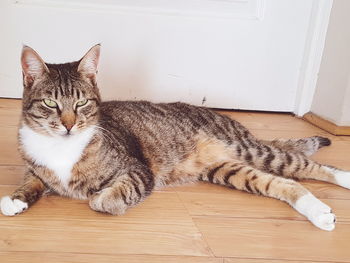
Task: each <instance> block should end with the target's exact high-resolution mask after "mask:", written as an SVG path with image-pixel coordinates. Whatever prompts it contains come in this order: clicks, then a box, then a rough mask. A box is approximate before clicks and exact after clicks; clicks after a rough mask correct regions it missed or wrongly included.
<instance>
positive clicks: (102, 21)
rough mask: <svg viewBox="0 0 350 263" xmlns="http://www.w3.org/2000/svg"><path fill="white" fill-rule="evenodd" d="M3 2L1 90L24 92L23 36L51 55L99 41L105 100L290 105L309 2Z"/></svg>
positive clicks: (73, 54)
mask: <svg viewBox="0 0 350 263" xmlns="http://www.w3.org/2000/svg"><path fill="white" fill-rule="evenodd" d="M129 2H131V1H126V0H102V1H94V0H88V1H78V0H72V1H68V0H63V1H62V0H61V1H58V0H19V1H2V2H1V3H0V22H1V25H2V27H1V29H0V30H1V33H2V36H6V39H2V41H1V43H0V45H2V46H1V50H0V52H1V53H0V55H1V58H2V63H1V64H0V89H1V90H0V96H1V97H20V96H21V92H22V90H21V89H22V87H21V72H20V64H19V55H20V50H21V44H22V43H25V44H27V45H29V46H31V47H33V48H34V49H35V50H37V51H38V53H39V54H40V55H41V56H42V57H43V59H44V60H45V61H47V62H50V63H52V62H55V63H60V62H67V61H72V60H78V59H80V57H81V56H82V55H83V54H84V53H85V52H86V51H87V50H88V49H89V47H90V46H92V45H94V44H96V43H102V55H101V63H100V69H99V84H100V89H101V93H102V96H103V98H104V99H146V100H151V101H155V102H159V101H164V102H170V101H184V102H189V103H193V104H196V105H205V106H209V107H217V108H230V109H249V110H268V111H293V109H294V104H295V97H296V92H297V85H298V77H299V70H300V66H301V62H302V56H303V52H304V46H305V40H306V34H307V29H308V25H309V19H310V13H311V8H312V0H201V1H198V0H179V1H171V0H148V1H147V4H145V1H141V0H138V1H132V4H130V3H129Z"/></svg>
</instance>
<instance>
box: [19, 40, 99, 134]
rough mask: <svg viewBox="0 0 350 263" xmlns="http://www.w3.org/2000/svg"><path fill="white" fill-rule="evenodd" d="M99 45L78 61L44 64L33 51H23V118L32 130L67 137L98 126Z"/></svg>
mask: <svg viewBox="0 0 350 263" xmlns="http://www.w3.org/2000/svg"><path fill="white" fill-rule="evenodd" d="M99 55H100V45H96V46H94V47H92V48H91V49H90V50H89V51H88V52H87V53H86V54H85V56H84V57H83V58H82V59H80V60H79V61H76V62H72V63H65V64H48V63H45V62H44V61H43V60H42V59H41V58H40V56H39V55H38V53H36V52H35V51H34V50H33V49H32V48H30V47H27V46H24V47H23V50H22V57H21V63H22V71H23V86H24V91H23V110H22V118H23V122H24V123H25V125H27V126H29V127H30V128H31V129H33V130H35V131H37V132H39V133H43V134H46V135H50V136H70V135H74V134H77V133H80V132H81V131H83V130H85V129H86V128H89V127H92V126H93V125H95V124H96V123H97V122H98V115H99V110H98V106H99V104H100V100H101V99H100V94H99V91H98V88H97V84H96V73H97V64H98V59H99Z"/></svg>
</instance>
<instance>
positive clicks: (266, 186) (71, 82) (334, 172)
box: [0, 45, 350, 231]
mask: <svg viewBox="0 0 350 263" xmlns="http://www.w3.org/2000/svg"><path fill="white" fill-rule="evenodd" d="M99 56H100V45H96V46H94V47H92V48H91V49H90V50H89V51H88V52H87V53H86V54H85V55H84V57H83V58H82V59H81V60H79V61H76V62H72V63H65V64H48V63H45V62H44V61H43V60H42V59H41V58H40V56H39V55H38V54H37V53H36V52H35V51H34V50H33V49H32V48H30V47H28V46H24V47H23V50H22V56H21V63H22V71H23V86H24V91H23V107H22V116H21V120H20V126H19V132H18V142H19V151H20V153H21V155H22V157H23V159H24V162H25V164H26V172H25V176H24V182H23V184H22V185H21V186H20V187H19V188H18V189H17V190H15V191H14V193H12V194H11V195H10V196H5V197H3V198H2V199H1V202H0V206H1V211H2V213H3V214H4V215H8V216H13V215H16V214H19V213H21V212H23V211H25V210H26V209H27V208H28V207H29V206H31V205H32V204H33V203H35V202H36V201H37V200H38V199H39V198H40V197H41V196H42V195H43V194H46V193H50V192H51V193H56V194H59V195H62V196H67V197H71V198H78V199H85V200H88V201H89V205H90V207H91V208H92V209H93V210H95V211H99V212H104V213H110V214H113V215H120V214H123V213H125V212H126V210H127V209H128V208H129V207H132V206H135V205H137V204H138V203H140V202H141V201H143V200H144V199H145V198H146V197H147V196H149V195H150V194H151V193H152V191H153V190H154V189H157V188H160V187H164V186H168V185H178V184H185V183H192V182H197V181H204V182H210V183H213V184H218V185H223V186H227V187H229V188H232V189H238V190H243V191H247V192H250V193H254V194H258V195H263V196H268V197H272V198H276V199H279V200H282V201H285V202H287V203H288V204H289V205H291V206H292V207H293V208H294V209H296V210H297V211H298V212H299V213H301V214H302V215H304V216H305V217H307V218H308V219H309V220H310V221H311V222H312V223H313V224H314V225H315V226H317V227H319V228H321V229H323V230H328V231H331V230H333V229H334V228H335V221H336V220H335V215H334V214H333V213H332V211H331V209H330V207H328V206H327V205H326V204H324V203H323V202H321V201H320V200H319V199H317V198H316V197H315V196H314V195H312V194H311V193H310V192H309V191H308V190H307V189H306V188H304V187H303V186H302V185H301V184H299V183H298V182H296V181H295V180H293V179H315V180H321V181H326V182H330V183H334V184H337V185H340V186H342V187H345V188H349V189H350V172H347V171H342V170H339V169H336V168H333V167H330V166H326V165H321V164H318V163H316V162H314V161H312V160H310V159H308V156H310V155H311V154H313V153H315V152H316V151H317V150H318V149H320V148H321V147H324V146H328V145H330V144H331V141H330V140H329V139H327V138H324V137H319V136H314V137H309V138H303V139H290V140H272V141H267V140H259V139H257V138H255V137H254V136H253V135H252V134H251V133H250V132H249V131H248V130H247V129H246V128H245V127H243V126H242V125H241V124H240V123H238V122H237V121H235V120H232V119H231V118H229V117H227V116H223V115H220V114H219V113H216V112H214V111H211V110H210V109H207V108H204V107H196V106H191V105H189V104H185V103H180V102H177V103H160V104H154V103H151V102H147V101H107V102H101V98H100V94H99V90H98V87H97V83H96V74H97V65H98V60H99Z"/></svg>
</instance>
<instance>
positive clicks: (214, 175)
mask: <svg viewBox="0 0 350 263" xmlns="http://www.w3.org/2000/svg"><path fill="white" fill-rule="evenodd" d="M199 180H202V181H207V182H211V183H215V184H220V185H224V186H227V187H230V188H234V189H238V190H243V191H246V192H250V193H255V194H260V195H264V196H268V197H272V198H276V199H279V200H282V201H285V202H287V203H288V204H290V205H291V206H292V207H293V208H294V209H296V210H297V211H298V212H299V213H301V214H302V215H304V216H306V217H307V218H308V219H309V220H310V221H311V222H312V223H313V224H314V225H315V226H317V227H319V228H321V229H323V230H328V231H331V230H333V229H334V227H335V215H334V214H333V213H332V211H331V208H330V207H328V206H327V205H326V204H324V203H323V202H321V201H320V200H319V199H317V198H316V197H315V196H313V195H312V194H311V193H310V192H309V191H308V190H307V189H306V188H304V187H303V186H302V185H301V184H299V183H298V182H296V181H294V180H291V179H287V178H282V177H279V176H275V175H272V174H270V173H266V172H262V171H260V170H258V169H255V168H254V167H252V166H249V165H246V164H244V163H243V162H235V161H230V162H221V163H216V164H215V165H213V166H211V167H210V168H208V170H206V171H205V172H204V173H202V174H201V175H200V177H199Z"/></svg>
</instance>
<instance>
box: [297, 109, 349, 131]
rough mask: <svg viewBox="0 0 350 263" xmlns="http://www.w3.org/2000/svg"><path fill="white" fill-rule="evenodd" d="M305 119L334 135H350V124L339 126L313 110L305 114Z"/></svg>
mask: <svg viewBox="0 0 350 263" xmlns="http://www.w3.org/2000/svg"><path fill="white" fill-rule="evenodd" d="M303 119H304V120H306V121H308V122H310V123H312V124H314V125H316V126H317V127H319V128H321V129H323V130H326V131H328V132H330V133H332V134H334V135H350V126H338V125H336V124H334V123H333V122H330V121H327V120H325V119H323V118H322V117H320V116H317V115H316V114H314V113H312V112H308V113H306V114H304V116H303Z"/></svg>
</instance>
